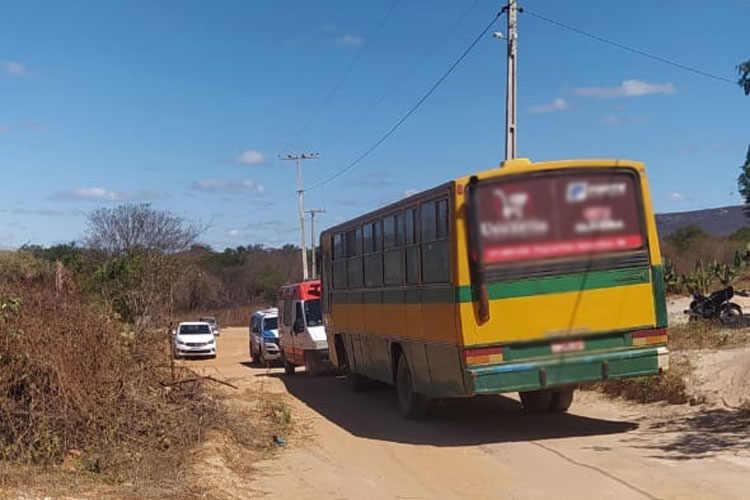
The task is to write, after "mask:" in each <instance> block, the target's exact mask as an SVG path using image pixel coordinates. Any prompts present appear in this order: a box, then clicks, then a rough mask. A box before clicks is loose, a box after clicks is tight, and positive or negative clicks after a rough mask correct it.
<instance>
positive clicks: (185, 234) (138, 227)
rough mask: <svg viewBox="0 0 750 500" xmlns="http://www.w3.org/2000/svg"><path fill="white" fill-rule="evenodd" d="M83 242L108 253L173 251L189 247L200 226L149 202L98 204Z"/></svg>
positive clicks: (89, 216)
mask: <svg viewBox="0 0 750 500" xmlns="http://www.w3.org/2000/svg"><path fill="white" fill-rule="evenodd" d="M87 223H88V229H87V236H86V243H87V244H88V246H89V247H91V248H94V249H98V250H103V251H104V252H105V253H107V254H108V255H111V256H117V255H130V256H132V255H135V254H138V253H175V252H179V251H181V250H186V249H188V248H190V245H191V244H192V243H193V242H194V241H195V239H196V238H197V237H198V236H199V235H200V234H201V233H202V232H203V228H202V227H200V226H198V225H196V224H193V223H191V222H188V221H186V220H185V219H183V218H182V217H179V216H177V215H174V214H172V213H171V212H167V211H164V210H157V209H155V208H152V207H151V205H150V204H149V203H138V204H136V203H128V204H124V205H119V206H117V207H114V208H106V207H101V208H98V209H96V210H94V211H93V212H91V213H90V214H89V215H88V220H87Z"/></svg>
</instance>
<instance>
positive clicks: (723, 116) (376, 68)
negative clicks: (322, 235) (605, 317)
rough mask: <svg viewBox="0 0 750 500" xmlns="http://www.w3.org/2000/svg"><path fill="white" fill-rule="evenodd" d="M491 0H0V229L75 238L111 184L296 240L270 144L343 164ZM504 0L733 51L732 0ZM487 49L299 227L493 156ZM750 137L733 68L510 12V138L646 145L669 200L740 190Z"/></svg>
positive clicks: (239, 238) (603, 26) (596, 146)
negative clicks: (513, 85)
mask: <svg viewBox="0 0 750 500" xmlns="http://www.w3.org/2000/svg"><path fill="white" fill-rule="evenodd" d="M499 3H500V2H498V1H495V0H465V1H455V0H454V1H448V0H400V1H398V2H397V3H396V4H395V7H393V8H392V11H391V12H390V15H389V16H388V17H387V18H386V20H385V22H384V23H382V25H381V20H382V19H383V18H384V16H385V15H386V13H387V12H388V11H389V9H391V7H392V6H393V5H394V4H393V0H371V1H364V0H363V1H357V2H341V1H338V2H335V1H322V0H321V1H309V0H308V1H298V0H275V1H273V2H270V1H260V0H255V1H216V2H208V1H177V0H173V1H165V0H161V1H153V0H149V1H128V2H113V1H90V2H88V1H71V2H48V1H12V0H7V1H5V2H2V3H0V168H1V169H2V172H3V174H4V175H3V186H4V189H3V198H2V201H1V202H0V247H16V246H19V245H22V244H24V243H29V242H30V243H41V244H53V243H58V242H66V241H71V240H77V239H80V238H81V237H82V236H83V235H84V230H85V214H86V213H88V212H89V211H91V210H92V209H94V208H96V207H98V206H114V205H116V204H118V203H123V202H126V201H146V202H151V203H153V204H154V206H156V207H159V208H164V209H168V210H171V211H173V212H175V213H177V214H180V215H183V216H185V217H187V218H190V219H193V220H196V221H199V222H202V223H203V224H206V225H207V226H208V230H207V231H206V233H205V234H204V235H203V237H202V240H203V241H204V242H206V243H209V244H211V245H212V246H214V247H215V248H218V249H223V248H224V247H226V246H232V247H234V246H237V245H240V244H251V243H263V244H265V245H267V246H277V245H281V244H284V243H287V242H293V243H297V242H298V238H299V236H298V221H297V213H296V195H295V189H296V177H295V170H294V165H293V162H283V161H278V160H277V156H278V155H279V154H283V153H288V152H309V151H316V152H320V154H321V158H320V159H319V160H314V161H309V162H307V163H306V164H305V166H304V177H305V183H306V184H307V185H312V184H314V183H315V182H316V181H317V180H320V179H323V178H325V177H327V176H328V175H330V174H332V173H334V172H335V171H337V170H338V169H340V168H342V167H343V166H345V165H346V164H347V163H348V162H349V161H351V160H352V159H354V158H356V157H357V156H358V155H359V154H360V153H361V152H362V151H364V150H365V149H366V148H368V147H369V146H370V145H371V144H372V143H373V142H374V141H376V140H377V138H378V137H379V136H380V135H382V134H383V133H384V132H385V131H386V130H387V129H388V128H389V127H390V126H391V125H392V124H393V123H394V122H395V121H396V120H397V119H398V118H400V117H401V116H402V115H403V113H404V112H405V111H406V110H407V109H408V108H409V107H410V106H411V105H412V104H413V103H414V102H416V101H417V100H418V99H419V97H421V95H422V94H423V93H424V92H425V91H426V90H427V89H428V88H429V87H430V86H431V85H432V84H433V83H434V82H435V80H436V79H437V78H439V77H440V75H441V74H442V73H443V72H444V71H445V70H446V69H447V68H448V66H449V65H450V64H451V63H452V62H453V61H454V60H455V59H456V58H457V57H458V56H459V55H460V53H461V52H462V51H463V50H464V49H465V48H466V46H467V45H468V44H469V43H470V41H471V40H472V39H473V38H474V37H475V36H476V35H477V34H478V33H479V31H481V29H482V28H483V27H484V26H485V25H486V24H487V23H488V22H489V20H490V19H491V18H492V17H493V16H494V15H495V13H496V12H497V9H498V4H499ZM519 3H520V5H522V6H524V7H526V8H528V9H529V10H530V11H533V12H536V13H539V14H542V15H545V16H547V17H550V18H553V19H555V20H557V21H560V22H563V23H566V24H570V25H574V26H576V27H578V28H581V29H583V30H586V31H588V32H592V33H595V34H598V35H602V36H606V37H608V38H611V39H614V40H617V41H619V42H622V43H625V44H627V45H631V46H634V47H637V48H640V49H643V50H647V51H649V52H652V53H655V54H658V55H660V56H662V57H666V58H669V59H672V60H675V61H678V62H680V63H683V64H686V65H689V66H693V67H696V68H698V69H700V70H703V71H706V72H710V73H713V74H716V75H719V76H722V77H724V78H729V79H735V78H736V73H735V65H736V64H738V63H739V62H740V61H742V60H745V59H748V58H750V30H748V29H747V20H748V19H750V1H748V0H716V1H714V2H710V3H708V4H707V3H706V2H701V1H697V0H695V1H694V0H681V1H677V0H671V1H670V0H664V1H660V2H653V1H650V0H633V1H629V2H590V1H583V0H568V1H565V2H562V1H543V0H519ZM504 24H505V23H504V18H503V19H501V21H500V22H499V24H498V25H497V29H498V30H501V31H502V30H504V29H505V26H504ZM378 27H380V29H378ZM504 51H505V46H504V43H503V42H498V41H496V40H493V39H492V38H491V37H490V36H489V35H488V36H486V37H485V38H484V39H482V40H481V41H480V43H479V44H478V45H477V47H476V48H475V50H474V51H473V52H472V53H471V54H470V55H469V56H468V57H467V59H466V60H464V62H463V63H462V64H461V65H460V66H459V67H458V68H457V70H456V71H455V72H454V73H453V74H452V75H451V76H450V77H449V78H448V79H447V80H446V81H445V82H444V83H443V84H442V86H441V87H440V88H439V89H438V90H437V92H436V93H435V94H434V95H433V96H432V97H431V98H430V99H429V100H428V101H427V102H426V103H425V104H424V105H423V106H422V107H421V108H420V109H419V110H418V111H417V112H416V113H415V114H414V115H413V116H412V117H411V118H410V119H409V120H408V121H407V122H406V123H405V124H404V125H403V126H402V127H401V128H400V129H399V130H398V131H397V132H396V133H395V134H394V135H393V136H392V137H391V138H390V139H389V140H388V141H387V142H386V143H384V144H383V145H382V146H381V147H379V148H378V149H377V150H376V151H375V152H374V153H373V154H372V155H371V156H369V157H368V158H367V159H366V160H365V161H364V162H362V163H361V164H359V165H358V166H357V167H356V168H355V169H353V170H352V171H350V172H349V173H347V174H346V175H343V176H341V177H339V178H338V179H336V180H335V181H333V182H331V183H330V184H327V185H326V186H325V187H322V188H320V189H315V190H312V191H309V192H307V193H306V199H305V204H306V207H307V208H325V209H326V211H327V212H326V213H325V214H324V215H321V216H319V218H318V219H317V220H316V221H317V228H316V229H322V228H324V227H325V226H327V225H331V224H334V223H337V222H340V221H341V220H344V219H347V218H349V217H352V216H355V215H358V214H361V213H363V212H366V211H368V210H371V209H373V208H376V207H377V206H380V205H382V204H384V203H387V202H390V201H394V200H397V199H399V198H400V197H402V196H404V194H405V193H406V192H409V191H412V190H421V189H425V188H428V187H430V186H432V185H435V184H438V183H441V182H443V181H445V180H447V179H449V178H452V177H456V176H459V175H462V174H465V173H467V172H471V171H477V170H483V169H485V168H490V167H493V166H495V165H497V163H498V161H499V159H500V158H501V156H502V154H503V130H504V128H503V127H504V92H505V91H504V82H505V70H504ZM355 61H356V63H354V62H355ZM344 74H346V75H347V76H346V78H345V79H343V81H342V75H344ZM337 82H341V83H340V85H339V86H338V90H337V91H336V92H335V93H334V94H333V95H332V96H331V92H332V90H333V89H334V88H335V86H336V84H337ZM326 96H331V97H330V98H328V99H326ZM321 103H324V104H325V106H323V107H322V109H321V111H320V112H319V113H315V111H316V109H318V108H319V107H320V106H321ZM306 125H307V126H306ZM748 143H750V97H745V96H743V95H742V93H741V91H740V89H739V88H738V87H737V86H733V85H730V84H729V83H726V82H722V81H717V80H712V79H709V78H705V77H702V76H698V75H695V74H692V73H688V72H684V71H682V70H679V69H677V68H674V67H670V66H667V65H664V64H661V63H658V62H656V61H652V60H648V59H644V58H642V57H640V56H637V55H635V54H631V53H627V52H623V51H620V50H618V49H615V48H612V47H610V46H607V45H603V44H600V43H598V42H595V41H593V40H590V39H587V38H584V37H581V36H580V35H576V34H574V33H570V32H567V31H564V30H561V29H560V28H558V27H556V26H553V25H550V24H547V23H544V22H542V21H541V20H539V19H537V18H534V17H531V16H530V15H528V14H521V15H520V18H519V150H520V153H521V156H528V157H530V158H532V159H533V160H546V159H555V158H572V157H626V158H632V159H637V160H641V161H644V162H646V164H647V167H648V170H649V177H650V182H651V188H652V194H653V199H654V204H655V206H656V208H657V210H658V211H662V212H666V211H679V210H689V209H696V208H704V207H713V206H721V205H728V204H735V203H739V202H740V198H739V196H738V195H737V194H736V188H735V185H734V179H735V178H736V175H737V173H738V165H739V164H740V163H741V162H742V160H743V159H744V155H745V151H746V148H747V144H748Z"/></svg>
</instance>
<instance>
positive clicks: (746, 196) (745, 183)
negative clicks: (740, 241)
mask: <svg viewBox="0 0 750 500" xmlns="http://www.w3.org/2000/svg"><path fill="white" fill-rule="evenodd" d="M740 170H741V172H740V176H739V177H738V178H737V188H738V190H739V192H740V194H741V195H742V199H743V200H745V215H746V216H748V217H750V146H748V147H747V154H746V155H745V164H744V165H742V166H740Z"/></svg>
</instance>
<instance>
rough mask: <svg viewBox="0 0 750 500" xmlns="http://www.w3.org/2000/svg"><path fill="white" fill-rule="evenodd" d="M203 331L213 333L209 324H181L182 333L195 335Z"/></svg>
mask: <svg viewBox="0 0 750 500" xmlns="http://www.w3.org/2000/svg"><path fill="white" fill-rule="evenodd" d="M201 333H211V327H210V326H208V325H207V324H205V323H204V324H202V325H181V326H180V335H193V334H201Z"/></svg>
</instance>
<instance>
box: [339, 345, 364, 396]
mask: <svg viewBox="0 0 750 500" xmlns="http://www.w3.org/2000/svg"><path fill="white" fill-rule="evenodd" d="M342 353H343V360H344V363H343V365H340V367H341V371H343V372H344V380H345V381H346V386H347V387H349V389H351V390H352V391H354V392H362V391H366V390H367V389H369V388H370V387H371V383H370V380H369V379H368V378H367V377H365V376H364V375H360V374H359V373H354V372H353V371H352V369H351V365H350V364H349V353H347V352H346V348H345V347H344V346H343V344H341V350H340V351H339V356H341V355H342Z"/></svg>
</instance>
